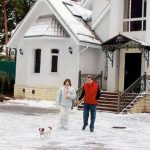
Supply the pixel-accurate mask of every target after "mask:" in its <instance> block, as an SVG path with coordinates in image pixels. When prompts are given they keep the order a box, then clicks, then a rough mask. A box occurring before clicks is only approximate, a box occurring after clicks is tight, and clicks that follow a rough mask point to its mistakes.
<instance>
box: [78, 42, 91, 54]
mask: <svg viewBox="0 0 150 150" xmlns="http://www.w3.org/2000/svg"><path fill="white" fill-rule="evenodd" d="M88 48H89V45H88V44H87V45H86V47H85V48H83V49H82V50H81V51H80V54H81V53H83V52H84V51H86V50H87V49H88Z"/></svg>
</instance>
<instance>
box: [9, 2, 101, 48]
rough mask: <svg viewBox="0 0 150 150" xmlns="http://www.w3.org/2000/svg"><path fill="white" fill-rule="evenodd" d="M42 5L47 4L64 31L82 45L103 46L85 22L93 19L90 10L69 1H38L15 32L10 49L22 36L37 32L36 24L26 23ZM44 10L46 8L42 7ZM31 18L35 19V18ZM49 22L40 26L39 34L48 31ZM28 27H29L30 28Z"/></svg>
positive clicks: (10, 42)
mask: <svg viewBox="0 0 150 150" xmlns="http://www.w3.org/2000/svg"><path fill="white" fill-rule="evenodd" d="M40 3H42V6H43V4H44V3H45V4H46V6H48V7H49V8H50V11H52V12H53V13H54V15H55V17H56V18H57V20H58V21H59V23H60V24H61V25H62V26H63V27H64V29H66V31H67V32H68V34H70V36H73V37H74V38H75V39H76V40H77V41H78V42H79V43H80V44H82V43H90V44H92V45H93V46H94V45H95V46H96V45H98V46H99V45H100V44H101V42H100V41H99V40H98V39H97V37H96V36H95V34H94V33H93V32H92V31H91V30H90V28H89V27H88V25H87V24H86V23H85V20H87V19H88V20H89V19H90V17H91V12H90V11H89V10H86V9H84V8H82V7H81V6H79V5H77V4H75V3H72V2H71V1H69V0H38V1H37V2H36V3H35V5H34V7H33V8H32V9H31V10H30V11H29V13H28V14H27V16H26V17H25V19H23V21H22V22H21V24H20V25H19V27H18V28H17V30H16V31H15V32H14V35H13V37H12V38H11V39H10V41H9V42H8V47H12V46H13V45H14V44H16V42H17V41H18V39H19V38H20V37H19V36H20V35H21V34H23V36H25V37H26V36H28V35H29V34H28V33H29V30H30V35H31V30H32V33H33V32H34V31H35V30H34V29H33V28H34V27H33V26H34V23H33V24H31V23H26V22H27V21H29V18H30V17H31V16H32V13H34V12H35V11H34V10H36V11H37V9H38V7H41V6H40ZM67 6H69V7H70V8H71V9H69V8H68V7H67ZM42 9H44V8H43V7H42ZM77 13H78V15H77ZM50 14H51V13H50ZM34 16H35V15H34ZM39 17H42V16H39ZM31 18H33V16H32V17H31ZM38 21H39V20H38ZM35 22H36V21H35ZM48 22H49V19H47V21H45V23H44V24H43V26H38V31H37V32H38V34H39V35H40V33H43V32H45V31H46V30H45V29H48V28H47V27H46V26H47V23H48ZM35 24H36V23H35ZM26 25H28V26H29V27H28V26H26ZM43 27H44V28H43ZM26 28H28V29H26ZM25 29H26V31H25ZM61 29H62V28H61ZM33 30H34V31H33ZM44 34H47V33H44ZM48 34H50V33H48ZM34 35H36V32H34Z"/></svg>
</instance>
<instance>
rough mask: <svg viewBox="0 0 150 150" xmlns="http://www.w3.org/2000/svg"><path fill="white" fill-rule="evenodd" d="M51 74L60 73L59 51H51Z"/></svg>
mask: <svg viewBox="0 0 150 150" xmlns="http://www.w3.org/2000/svg"><path fill="white" fill-rule="evenodd" d="M51 56H52V57H51V58H52V59H51V72H53V73H57V72H58V56H59V50H58V49H52V50H51Z"/></svg>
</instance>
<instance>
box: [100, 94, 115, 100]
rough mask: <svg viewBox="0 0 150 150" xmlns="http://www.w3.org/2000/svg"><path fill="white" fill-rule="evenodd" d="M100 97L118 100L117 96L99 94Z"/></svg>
mask: <svg viewBox="0 0 150 150" xmlns="http://www.w3.org/2000/svg"><path fill="white" fill-rule="evenodd" d="M100 97H107V98H117V99H118V95H110V94H101V96H100Z"/></svg>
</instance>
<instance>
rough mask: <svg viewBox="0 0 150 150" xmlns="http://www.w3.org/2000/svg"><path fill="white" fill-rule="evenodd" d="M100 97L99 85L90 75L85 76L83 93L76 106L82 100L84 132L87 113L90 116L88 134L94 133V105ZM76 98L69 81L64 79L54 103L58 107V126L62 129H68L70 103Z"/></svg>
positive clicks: (86, 123)
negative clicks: (57, 104)
mask: <svg viewBox="0 0 150 150" xmlns="http://www.w3.org/2000/svg"><path fill="white" fill-rule="evenodd" d="M99 96H100V88H99V85H98V84H97V83H96V82H95V81H94V80H93V76H92V75H88V76H87V82H86V83H85V84H84V85H83V91H82V93H81V95H80V97H79V99H78V100H77V101H76V103H77V105H79V104H80V103H81V100H82V99H84V107H83V127H82V130H85V128H86V126H87V125H88V118H89V112H90V114H91V123H90V126H89V127H90V132H93V131H94V123H95V119H96V104H97V100H98V98H99ZM75 98H76V91H75V89H74V88H73V87H71V80H70V79H66V80H65V81H64V86H62V87H61V88H59V90H58V92H57V97H56V101H57V103H59V105H60V124H59V127H60V128H62V129H65V130H67V129H68V115H69V111H70V108H71V106H72V101H73V100H75Z"/></svg>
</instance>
